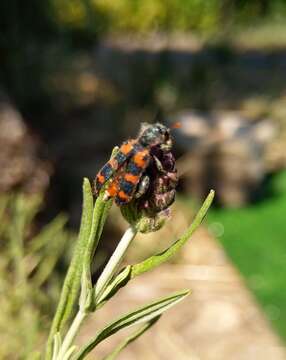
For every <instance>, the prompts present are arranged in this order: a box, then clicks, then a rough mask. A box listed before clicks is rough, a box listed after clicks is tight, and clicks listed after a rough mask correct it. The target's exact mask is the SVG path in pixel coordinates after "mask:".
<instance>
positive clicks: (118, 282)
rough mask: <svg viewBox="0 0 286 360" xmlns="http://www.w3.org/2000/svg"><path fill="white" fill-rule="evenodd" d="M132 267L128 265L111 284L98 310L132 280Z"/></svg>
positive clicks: (99, 300)
mask: <svg viewBox="0 0 286 360" xmlns="http://www.w3.org/2000/svg"><path fill="white" fill-rule="evenodd" d="M130 273H131V266H130V265H128V266H126V268H124V269H123V270H122V271H120V273H119V274H118V275H117V276H116V277H115V278H114V279H113V280H112V281H111V282H110V284H109V285H108V286H107V287H106V289H105V290H104V292H103V294H102V295H101V297H100V298H99V299H98V302H97V305H96V308H97V309H98V308H99V307H101V306H102V305H103V304H104V303H105V302H106V301H108V300H109V299H110V298H111V297H112V296H113V295H114V294H116V293H117V291H118V290H119V289H120V288H121V287H123V286H125V285H126V284H127V282H128V281H129V279H130Z"/></svg>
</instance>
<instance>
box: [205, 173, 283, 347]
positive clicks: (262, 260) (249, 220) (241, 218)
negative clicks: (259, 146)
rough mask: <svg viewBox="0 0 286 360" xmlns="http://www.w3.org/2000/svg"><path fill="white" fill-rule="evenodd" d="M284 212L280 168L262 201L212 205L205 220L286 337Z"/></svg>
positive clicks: (275, 325)
mask: <svg viewBox="0 0 286 360" xmlns="http://www.w3.org/2000/svg"><path fill="white" fill-rule="evenodd" d="M285 214H286V171H283V172H281V173H280V174H277V175H275V176H274V177H273V178H272V179H271V180H270V181H269V184H268V194H266V198H265V199H264V200H263V201H261V202H258V203H256V204H253V205H251V206H248V207H246V208H241V209H214V208H212V209H211V211H210V212H209V215H208V220H209V225H210V229H213V230H214V235H215V236H216V237H218V238H219V239H220V240H221V242H222V244H223V246H224V248H225V250H226V251H227V253H228V255H229V256H230V258H231V259H232V261H233V262H234V264H236V266H237V267H238V269H239V270H240V272H241V273H242V274H243V276H244V279H245V280H246V282H247V284H248V286H249V287H250V288H251V290H252V291H253V292H254V294H255V295H256V296H257V299H258V300H259V302H260V303H261V304H262V306H263V308H264V310H265V313H266V315H268V318H269V319H270V321H271V322H272V324H273V325H274V327H275V328H276V329H277V330H278V331H279V333H280V335H281V336H282V337H283V338H284V339H285V340H286V308H285V303H286V283H285V276H286V272H285V260H286V251H285ZM216 230H218V232H217V231H216Z"/></svg>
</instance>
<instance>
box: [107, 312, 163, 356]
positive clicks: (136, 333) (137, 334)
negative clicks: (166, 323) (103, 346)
mask: <svg viewBox="0 0 286 360" xmlns="http://www.w3.org/2000/svg"><path fill="white" fill-rule="evenodd" d="M160 317H161V315H158V316H157V317H155V318H153V319H152V320H150V321H148V322H146V323H145V324H144V325H143V326H141V327H139V329H137V330H136V331H134V332H133V333H132V334H131V335H129V336H127V337H126V339H124V340H123V341H122V342H121V343H120V344H119V345H118V346H117V347H116V348H115V349H114V350H113V351H112V353H110V354H109V355H108V356H106V357H105V358H104V359H103V360H114V359H116V358H117V356H118V355H119V353H120V352H121V351H122V350H123V349H125V348H126V347H127V346H128V345H129V344H130V343H132V342H133V341H135V340H136V339H138V338H139V337H140V336H141V335H143V334H144V333H145V332H146V331H147V330H149V329H150V328H151V327H152V326H153V325H155V324H156V322H157V321H158V320H159V319H160Z"/></svg>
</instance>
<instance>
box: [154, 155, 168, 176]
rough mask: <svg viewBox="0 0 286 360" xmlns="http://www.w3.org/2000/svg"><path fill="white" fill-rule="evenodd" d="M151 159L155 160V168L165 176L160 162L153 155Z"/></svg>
mask: <svg viewBox="0 0 286 360" xmlns="http://www.w3.org/2000/svg"><path fill="white" fill-rule="evenodd" d="M153 159H154V160H155V165H156V168H157V169H158V170H159V171H160V172H161V173H162V174H165V173H166V171H165V170H164V168H163V165H162V163H161V161H160V160H159V159H158V158H157V156H155V155H153Z"/></svg>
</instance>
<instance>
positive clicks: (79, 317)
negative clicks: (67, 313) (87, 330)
mask: <svg viewBox="0 0 286 360" xmlns="http://www.w3.org/2000/svg"><path fill="white" fill-rule="evenodd" d="M87 315H88V313H87V312H85V311H83V310H81V309H79V311H78V313H77V314H76V317H75V318H74V320H73V322H72V324H71V327H70V328H69V331H68V332H67V334H66V336H65V339H64V341H63V344H62V346H61V348H60V351H59V353H58V356H57V358H56V359H57V360H62V359H63V358H64V356H65V354H66V352H67V351H68V350H69V348H70V347H71V345H72V343H73V341H74V339H75V337H76V335H77V333H78V331H79V329H80V326H81V324H82V322H83V320H84V319H85V318H86V316H87Z"/></svg>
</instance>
